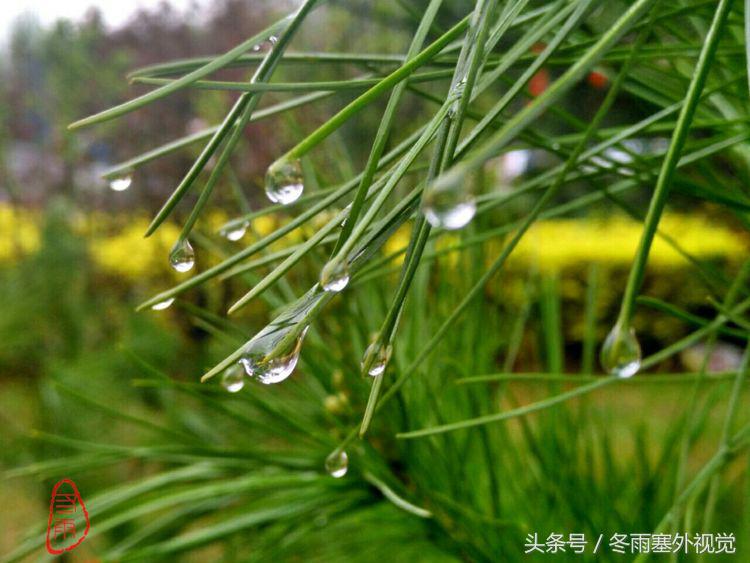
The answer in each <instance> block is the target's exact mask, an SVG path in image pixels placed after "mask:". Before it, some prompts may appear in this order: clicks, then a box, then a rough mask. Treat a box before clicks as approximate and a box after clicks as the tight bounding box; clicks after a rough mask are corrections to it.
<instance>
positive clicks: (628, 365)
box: [600, 323, 641, 378]
mask: <svg viewBox="0 0 750 563" xmlns="http://www.w3.org/2000/svg"><path fill="white" fill-rule="evenodd" d="M600 361H601V363H602V367H603V368H604V369H605V371H606V372H607V373H609V374H611V375H616V376H618V377H622V378H628V377H632V376H633V375H635V374H636V373H638V370H639V369H640V368H641V345H640V344H638V339H637V338H636V336H635V330H633V328H632V327H625V326H622V325H621V324H620V323H617V324H615V326H614V327H613V328H612V330H611V331H610V333H609V334H608V335H607V338H606V339H605V340H604V344H603V345H602V351H601V354H600Z"/></svg>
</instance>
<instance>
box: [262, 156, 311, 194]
mask: <svg viewBox="0 0 750 563" xmlns="http://www.w3.org/2000/svg"><path fill="white" fill-rule="evenodd" d="M304 188H305V186H304V179H303V176H302V164H301V163H300V161H299V160H277V161H276V162H274V163H273V164H272V165H271V166H269V167H268V172H266V195H267V196H268V199H270V200H271V201H272V202H274V203H280V204H282V205H288V204H290V203H292V202H294V201H297V199H299V196H301V195H302V191H303V190H304Z"/></svg>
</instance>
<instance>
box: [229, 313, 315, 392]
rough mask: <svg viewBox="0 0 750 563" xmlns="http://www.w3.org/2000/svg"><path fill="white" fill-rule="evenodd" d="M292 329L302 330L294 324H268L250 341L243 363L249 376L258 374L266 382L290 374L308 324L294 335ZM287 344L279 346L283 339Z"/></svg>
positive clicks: (295, 363) (268, 382) (297, 357)
mask: <svg viewBox="0 0 750 563" xmlns="http://www.w3.org/2000/svg"><path fill="white" fill-rule="evenodd" d="M293 331H299V327H297V326H296V325H294V324H290V325H287V324H278V325H269V326H268V327H267V328H266V330H264V331H261V332H260V333H258V335H257V336H256V337H255V338H253V339H252V340H251V341H250V342H248V343H247V345H246V346H245V349H244V351H243V354H242V357H241V358H240V363H241V364H242V367H244V368H245V373H247V375H248V376H249V377H257V378H258V381H260V382H261V383H263V384H265V385H271V384H273V383H281V382H282V381H284V380H285V379H286V378H287V377H289V376H290V375H291V374H292V372H293V371H294V368H295V367H296V366H297V361H298V360H299V353H300V350H301V349H302V340H303V339H304V338H305V333H306V332H307V327H305V328H304V329H302V330H301V331H299V332H298V333H297V336H296V337H294V336H293ZM285 340H287V341H286V342H285V347H284V348H283V349H281V350H279V349H278V347H279V345H281V344H282V341H285Z"/></svg>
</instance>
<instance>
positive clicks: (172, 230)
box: [0, 205, 750, 279]
mask: <svg viewBox="0 0 750 563" xmlns="http://www.w3.org/2000/svg"><path fill="white" fill-rule="evenodd" d="M226 220H227V217H226V216H225V215H224V214H222V213H218V212H217V213H212V214H210V215H209V216H208V217H207V219H206V223H205V225H204V226H205V227H207V228H208V229H213V230H215V229H218V227H219V226H220V225H221V224H223V223H224V222H225V221H226ZM321 221H322V219H321ZM147 226H148V219H147V218H146V217H144V216H133V215H127V216H124V217H113V216H108V215H106V214H101V213H94V214H91V215H88V216H85V217H81V218H79V220H77V221H76V224H75V228H76V230H77V231H78V232H80V234H81V235H82V236H86V238H87V240H88V241H89V243H88V244H89V251H90V253H91V256H92V258H93V260H94V263H95V264H96V265H98V267H99V268H100V269H101V270H102V271H103V272H104V273H109V274H113V275H117V276H121V277H124V278H138V279H144V278H147V277H149V276H154V275H159V276H161V275H164V274H165V273H166V272H167V271H169V269H168V267H167V260H166V256H167V255H168V253H169V249H170V248H171V246H172V244H173V243H174V241H175V240H176V238H177V236H178V233H179V229H178V227H177V226H176V225H174V224H171V223H167V224H165V225H163V226H162V227H161V228H160V229H158V230H157V231H156V233H155V234H154V235H153V236H151V237H149V238H144V237H143V233H144V232H145V230H146V227H147ZM277 226H278V223H277V220H276V219H275V218H273V217H270V216H265V217H259V218H257V219H256V220H255V221H253V224H252V225H251V228H250V231H251V233H255V234H256V235H257V236H264V235H267V234H268V233H270V232H272V231H273V229H275V228H276V227H277ZM319 226H320V225H319V224H318V223H315V224H311V225H310V226H308V227H307V228H305V229H297V230H295V231H293V232H292V233H290V234H289V235H288V236H287V237H285V238H284V239H283V240H282V241H279V242H278V243H276V245H274V247H278V248H280V247H282V246H284V245H287V244H293V243H298V242H300V241H301V240H303V239H304V238H307V237H308V236H310V235H311V234H312V232H314V229H316V228H318V227H319ZM641 228H642V225H641V224H640V223H638V222H636V221H632V220H629V219H627V218H624V217H614V218H612V217H610V218H607V219H586V220H581V219H550V220H545V221H539V222H537V223H536V224H535V225H534V226H533V227H532V228H531V229H530V230H529V232H528V233H527V234H526V236H525V237H524V238H523V239H522V241H521V243H520V244H519V245H518V247H517V248H516V250H515V251H514V252H513V254H512V256H511V259H510V265H511V266H512V267H513V268H533V269H536V270H539V271H542V272H561V271H565V270H566V269H569V268H579V267H581V266H585V265H587V264H590V263H598V264H602V265H604V266H612V267H618V266H628V265H629V264H630V262H631V261H632V258H633V254H634V253H635V249H636V246H637V244H638V240H639V238H640V235H641ZM660 229H661V231H662V232H664V233H666V234H668V235H669V236H670V237H672V238H673V239H674V240H675V241H676V242H678V243H679V244H680V246H681V247H682V248H683V249H684V250H685V251H686V252H688V253H690V254H692V255H693V256H695V257H696V258H699V259H721V260H724V261H727V262H734V261H736V259H738V258H739V257H742V256H744V255H746V253H747V251H748V247H749V246H750V245H749V244H748V240H747V238H746V237H744V236H740V235H738V233H736V232H734V231H732V230H731V229H729V228H727V227H725V226H723V225H720V224H714V223H711V222H710V220H709V219H707V218H705V217H703V216H692V215H681V214H675V213H671V214H670V213H667V214H665V215H664V217H663V219H662V221H661V224H660ZM408 237H409V229H408V228H402V229H400V230H399V231H397V232H396V234H395V235H394V236H393V237H391V239H390V240H389V241H388V243H387V244H386V247H385V250H384V251H385V252H386V254H389V253H393V252H395V251H397V250H399V249H401V248H403V247H405V246H406V244H407V243H408ZM252 238H254V237H253V234H249V235H248V236H247V237H246V238H245V239H244V240H243V243H244V244H247V243H248V241H250V240H252ZM458 241H459V236H458V235H455V234H447V235H445V236H443V237H441V240H440V242H439V244H438V248H450V247H451V246H452V245H454V244H456V243H457V242H458ZM243 243H240V244H243ZM39 244H40V219H39V214H38V213H35V212H33V211H30V210H26V209H14V208H13V207H11V206H9V205H0V263H8V262H12V261H14V260H16V259H18V258H19V257H20V256H22V255H24V254H28V253H32V252H34V251H35V250H36V249H37V248H38V247H39ZM501 244H502V242H501V241H500V240H493V241H489V242H488V243H487V245H486V251H487V254H488V255H489V256H493V255H496V254H497V251H499V248H500V245H501ZM448 257H449V259H450V257H451V255H450V254H449V255H448ZM453 258H455V255H454V256H453ZM685 263H686V262H685V259H684V258H683V257H682V256H680V254H679V253H678V252H677V251H676V250H675V249H674V248H672V246H670V245H669V244H668V243H667V242H666V241H664V240H663V239H661V238H659V237H657V238H656V240H655V242H654V245H653V248H652V251H651V255H650V258H649V269H663V268H676V267H682V266H684V265H685Z"/></svg>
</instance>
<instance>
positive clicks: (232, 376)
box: [221, 364, 245, 393]
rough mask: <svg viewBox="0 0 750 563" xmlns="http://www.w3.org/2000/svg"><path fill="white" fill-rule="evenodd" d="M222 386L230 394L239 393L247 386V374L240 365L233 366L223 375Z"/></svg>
mask: <svg viewBox="0 0 750 563" xmlns="http://www.w3.org/2000/svg"><path fill="white" fill-rule="evenodd" d="M221 386H222V387H223V388H224V389H226V390H227V391H229V392H230V393H237V392H238V391H240V390H242V388H243V387H244V386H245V372H244V370H243V369H242V366H241V365H240V364H232V365H231V366H229V367H228V368H227V369H225V370H224V373H223V374H222V375H221Z"/></svg>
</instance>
